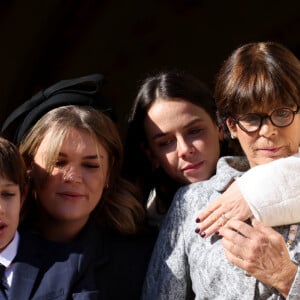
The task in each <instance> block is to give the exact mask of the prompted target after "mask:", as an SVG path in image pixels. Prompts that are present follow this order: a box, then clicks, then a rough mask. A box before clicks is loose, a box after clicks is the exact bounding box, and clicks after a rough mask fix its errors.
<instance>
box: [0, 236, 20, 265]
mask: <svg viewBox="0 0 300 300" xmlns="http://www.w3.org/2000/svg"><path fill="white" fill-rule="evenodd" d="M19 240H20V235H19V233H18V231H16V233H15V236H14V238H13V239H12V241H11V242H10V243H9V244H8V245H7V246H6V247H5V249H4V250H3V251H2V252H1V253H0V263H1V264H2V265H4V266H5V267H8V266H9V265H10V264H11V262H12V261H13V260H14V258H15V256H16V254H17V251H18V246H19Z"/></svg>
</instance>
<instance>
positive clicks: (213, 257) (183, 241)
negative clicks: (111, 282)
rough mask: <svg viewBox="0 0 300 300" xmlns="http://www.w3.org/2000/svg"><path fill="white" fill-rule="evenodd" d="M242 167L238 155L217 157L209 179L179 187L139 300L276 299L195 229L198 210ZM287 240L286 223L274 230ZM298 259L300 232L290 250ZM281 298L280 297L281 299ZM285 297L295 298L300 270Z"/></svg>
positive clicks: (214, 238) (272, 291)
mask: <svg viewBox="0 0 300 300" xmlns="http://www.w3.org/2000/svg"><path fill="white" fill-rule="evenodd" d="M247 169H248V164H247V161H246V160H245V159H244V158H241V157H226V158H221V159H220V160H219V161H218V164H217V171H216V175H214V176H213V177H212V178H211V179H210V180H208V181H203V182H198V183H194V184H190V185H188V186H186V187H183V188H181V189H180V190H179V191H178V192H177V193H176V195H175V197H174V200H173V203H172V205H171V207H170V209H169V212H168V214H167V216H166V218H165V220H164V223H163V225H162V228H161V231H160V234H159V237H158V240H157V242H156V246H155V248H154V252H153V254H152V259H151V262H150V265H149V269H148V274H147V277H146V281H145V284H144V291H143V299H144V300H154V299H155V300H159V299H169V300H181V299H222V300H225V299H230V300H233V299H238V300H242V299H281V296H280V295H279V294H278V292H277V291H276V290H275V289H273V288H271V287H269V286H266V285H264V284H263V283H261V282H258V281H257V280H256V279H255V278H254V277H249V276H246V275H245V272H244V271H243V270H241V269H240V268H238V267H236V266H235V265H233V264H231V263H230V262H229V261H228V260H227V259H226V257H225V253H224V250H223V247H222V244H221V240H220V238H219V237H218V236H216V235H214V236H212V237H210V238H207V239H203V238H201V237H200V235H198V234H196V233H195V228H196V223H195V219H196V217H197V215H198V214H199V211H200V210H201V209H202V208H203V207H205V206H207V204H208V203H209V202H210V201H212V200H214V199H215V198H216V197H217V196H218V195H219V194H220V193H222V192H223V191H224V190H225V189H226V187H227V186H228V184H229V183H230V182H232V180H233V178H235V177H237V176H240V175H241V174H242V173H243V172H244V171H246V170H247ZM274 229H276V230H277V231H279V232H280V233H282V235H283V236H284V238H285V239H286V238H287V235H288V231H289V226H281V227H276V228H274ZM290 255H291V259H292V260H293V261H294V262H295V263H296V264H298V262H299V261H300V230H298V232H297V236H296V240H295V243H294V245H293V247H292V248H291V250H290ZM282 299H283V298H282ZM288 299H300V271H299V268H298V272H297V275H296V278H295V280H294V283H293V286H292V288H291V290H290V293H289V296H288Z"/></svg>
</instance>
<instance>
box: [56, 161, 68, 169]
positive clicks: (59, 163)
mask: <svg viewBox="0 0 300 300" xmlns="http://www.w3.org/2000/svg"><path fill="white" fill-rule="evenodd" d="M66 164H67V162H66V161H63V160H57V161H56V162H55V167H58V168H60V167H63V166H65V165H66Z"/></svg>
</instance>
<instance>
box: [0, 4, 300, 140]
mask: <svg viewBox="0 0 300 300" xmlns="http://www.w3.org/2000/svg"><path fill="white" fill-rule="evenodd" d="M220 2H221V3H216V1H202V0H198V1H196V0H181V1H179V0H173V1H172V0H163V1H153V0H152V1H150V0H145V1H138V0H132V1H128V2H126V1H108V0H104V1H97V0H66V1H59V0H44V1H34V0H28V1H25V2H24V1H21V0H18V1H17V0H15V1H8V0H6V1H1V3H0V17H1V18H0V36H1V39H2V40H1V45H2V46H1V49H0V58H1V69H0V72H1V89H0V99H1V110H0V122H3V120H4V118H5V117H6V116H7V115H8V114H9V113H10V112H11V111H12V110H13V109H14V108H15V107H16V106H18V105H19V104H21V103H23V102H24V101H26V100H28V99H29V98H30V97H31V96H32V95H33V94H35V93H36V92H37V91H39V90H40V89H42V88H46V87H48V86H50V85H51V84H54V83H55V82H57V81H60V80H62V79H67V78H73V77H79V76H83V75H87V74H91V73H101V74H103V75H104V77H105V83H104V87H103V93H104V96H105V98H106V99H109V100H110V101H111V104H112V106H113V107H114V109H115V113H116V118H117V123H118V125H119V127H120V130H121V134H123V133H124V130H125V129H126V117H127V113H128V110H129V107H130V104H131V102H132V101H133V98H134V97H135V94H136V92H137V90H138V85H139V83H140V81H141V80H142V79H143V78H144V77H145V76H147V75H148V74H149V73H153V72H155V71H160V70H162V69H165V68H171V69H172V68H179V69H184V70H187V71H189V72H191V73H192V74H194V75H195V76H197V77H199V78H200V79H201V80H203V81H205V82H206V83H207V84H208V85H209V86H211V87H213V80H214V74H215V73H216V72H217V70H218V69H219V67H220V65H221V63H222V61H223V60H224V59H225V58H226V57H227V56H228V55H229V53H230V52H231V51H232V50H233V49H234V48H236V47H237V46H239V45H241V44H242V43H246V42H249V41H258V40H274V41H278V42H281V43H283V44H284V45H285V46H287V47H289V48H290V49H291V50H292V51H293V52H294V53H295V54H296V55H299V54H300V36H299V32H298V28H299V27H300V16H299V13H298V12H299V9H300V2H299V1H297V0H294V1H289V3H287V4H286V5H284V6H283V5H282V4H281V3H280V2H279V3H276V2H274V1H270V0H268V1H264V2H261V1H258V0H253V1H251V2H249V3H247V2H243V1H220ZM254 16H255V18H254Z"/></svg>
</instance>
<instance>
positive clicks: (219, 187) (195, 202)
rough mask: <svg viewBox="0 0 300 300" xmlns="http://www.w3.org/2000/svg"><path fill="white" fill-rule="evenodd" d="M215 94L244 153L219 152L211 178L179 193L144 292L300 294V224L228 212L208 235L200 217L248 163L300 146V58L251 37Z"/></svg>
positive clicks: (177, 295) (156, 295)
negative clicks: (280, 223)
mask: <svg viewBox="0 0 300 300" xmlns="http://www.w3.org/2000/svg"><path fill="white" fill-rule="evenodd" d="M215 98H216V104H217V108H218V114H219V120H220V125H221V126H222V127H223V130H224V132H225V135H226V137H227V138H229V139H230V140H231V143H235V144H236V146H239V147H240V150H241V151H242V152H243V154H244V155H243V156H230V157H229V156H227V157H222V158H220V159H219V161H218V164H217V170H216V174H215V175H214V176H212V177H211V179H209V180H208V181H203V182H197V183H194V184H191V185H188V186H186V187H183V188H181V189H180V190H179V191H178V192H177V193H176V195H175V197H174V200H173V202H172V205H171V207H170V209H169V212H168V215H167V216H166V219H165V222H164V224H163V226H162V228H161V230H160V234H159V237H158V241H157V243H156V246H155V249H154V252H153V254H152V259H151V262H150V266H149V269H148V274H147V277H146V281H145V284H144V293H143V299H283V298H288V299H299V297H300V270H299V268H298V264H299V262H300V230H298V224H291V225H284V226H280V227H274V228H271V227H269V226H266V225H265V224H263V223H262V222H260V221H258V220H256V219H254V218H249V219H248V220H246V222H243V221H240V220H237V219H234V218H232V219H228V217H227V215H223V217H222V218H221V219H222V224H223V226H221V227H220V228H219V230H218V232H217V234H214V235H212V236H210V237H209V238H206V239H205V238H203V237H205V234H204V233H203V232H201V230H199V228H197V229H196V233H195V219H196V218H197V217H198V214H199V213H198V211H199V210H201V209H202V208H204V207H205V206H207V205H208V204H209V203H210V202H211V201H213V200H214V199H215V198H216V197H217V196H218V195H220V194H221V193H223V192H224V191H225V190H226V189H227V188H228V187H229V186H230V185H231V184H232V182H234V181H235V179H236V178H238V177H239V176H241V175H242V174H243V173H244V172H245V171H246V170H248V168H249V167H250V168H251V169H252V168H253V169H255V168H256V167H257V166H260V165H263V164H266V163H269V162H273V161H274V162H273V163H272V164H274V163H276V161H280V160H281V158H285V157H288V156H292V155H295V154H297V153H298V147H299V143H300V115H299V114H298V109H299V106H300V62H299V61H298V59H297V58H296V57H295V56H294V55H293V54H292V53H291V52H290V51H289V50H288V49H286V48H285V47H283V46H281V45H279V44H276V43H272V42H266V43H251V44H246V45H244V46H242V47H240V48H238V49H236V50H235V51H234V52H233V53H232V55H231V56H230V57H229V58H228V59H227V60H226V61H225V63H224V65H223V66H222V68H221V70H220V72H219V74H218V76H217V79H216V87H215ZM268 180H269V178H266V182H267V181H268ZM270 180H271V178H270ZM283 189H284V186H283ZM285 192H286V195H287V196H288V193H289V191H288V190H286V191H285ZM197 233H200V234H197Z"/></svg>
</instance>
